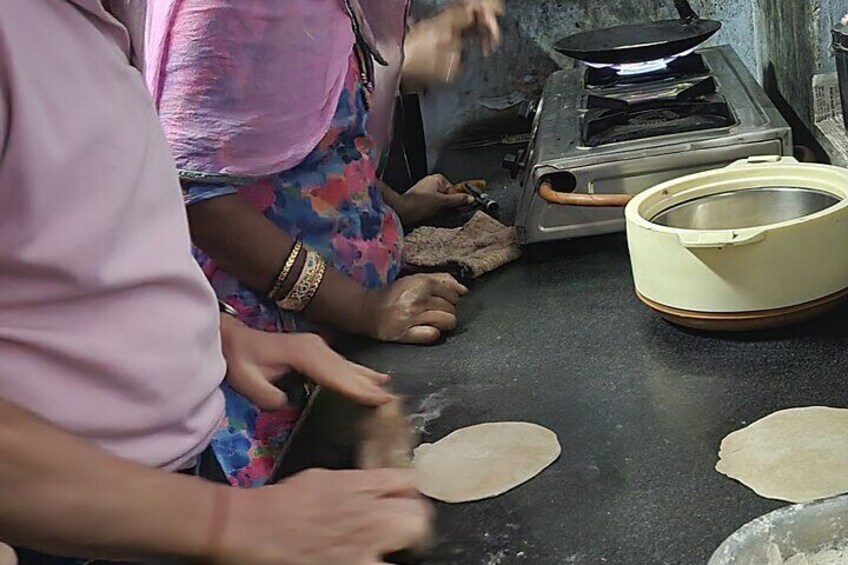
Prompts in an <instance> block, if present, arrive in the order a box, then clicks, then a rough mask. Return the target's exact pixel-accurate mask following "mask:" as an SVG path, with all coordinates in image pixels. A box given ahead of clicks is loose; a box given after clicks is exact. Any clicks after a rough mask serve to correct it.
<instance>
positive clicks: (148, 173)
mask: <svg viewBox="0 0 848 565" xmlns="http://www.w3.org/2000/svg"><path fill="white" fill-rule="evenodd" d="M132 55H133V42H132V41H131V37H130V35H129V33H128V31H127V28H126V27H125V26H124V25H122V23H121V22H120V21H119V20H118V19H117V18H116V17H115V13H112V12H110V11H109V10H108V9H107V8H106V7H105V6H104V3H103V2H101V0H26V1H25V2H18V1H5V0H4V1H0V516H2V519H0V540H3V541H4V542H6V543H9V544H11V545H13V546H15V547H17V548H19V549H22V548H27V549H22V551H21V552H20V555H21V556H22V559H21V561H22V562H23V563H31V562H38V563H68V562H73V561H66V560H65V561H63V560H60V559H58V558H47V557H44V556H43V555H41V556H39V557H36V556H35V555H34V554H33V553H32V551H33V550H35V551H40V552H46V553H50V554H53V555H68V556H73V557H92V556H93V557H98V558H115V559H143V558H151V557H156V558H159V557H161V558H169V559H178V560H202V561H210V562H223V563H240V564H246V565H251V564H264V563H268V564H272V563H274V564H276V563H292V562H294V563H314V564H334V563H338V564H349V563H372V562H374V563H376V562H378V561H379V560H380V559H381V557H382V556H383V555H384V554H387V553H391V552H394V551H397V550H400V549H403V548H405V547H408V546H411V545H415V544H417V543H418V542H419V541H420V540H421V539H422V538H423V537H425V536H426V534H427V530H428V525H429V520H430V509H429V507H428V505H426V504H425V503H424V502H423V501H422V500H421V499H420V498H419V495H418V494H417V493H416V491H415V489H414V488H413V486H412V485H411V483H410V481H409V479H408V477H407V476H406V475H405V474H403V473H401V472H398V471H391V470H382V471H371V472H361V471H351V472H327V471H310V472H307V473H304V474H301V475H298V476H295V477H293V478H292V479H290V480H288V481H286V482H284V483H282V484H280V485H276V486H268V487H265V488H262V489H255V490H253V491H248V490H240V489H234V488H231V487H228V486H223V485H219V484H215V483H213V482H210V481H204V480H202V479H200V478H197V477H194V476H189V475H190V474H192V473H194V472H195V469H196V468H197V466H198V462H199V461H201V460H208V458H207V457H206V453H207V452H208V445H209V442H210V438H211V437H212V435H213V434H214V432H215V430H216V429H217V428H218V427H219V426H220V425H221V422H222V419H223V415H224V412H223V398H222V395H221V392H220V390H219V386H220V385H221V383H222V382H223V381H224V380H226V382H227V383H228V385H229V386H230V387H232V388H233V389H235V390H237V391H239V392H240V393H241V394H243V395H245V396H246V397H247V398H250V399H251V400H252V401H254V402H256V403H257V404H260V405H263V406H276V407H284V406H285V403H286V398H285V396H284V395H283V393H282V392H281V391H279V390H278V389H277V388H276V387H275V386H274V384H273V383H274V382H275V380H276V379H277V378H278V377H279V376H280V375H281V374H283V373H285V372H287V371H288V370H290V369H293V370H296V371H298V372H300V373H302V374H305V375H307V376H309V377H310V378H311V379H313V380H314V381H315V382H317V383H319V384H322V385H324V386H326V387H329V388H335V389H337V390H339V391H340V392H342V393H344V394H346V395H348V396H350V397H352V398H354V399H356V400H358V401H361V402H363V403H366V404H371V405H379V404H382V403H385V402H388V401H390V400H391V395H390V394H389V393H387V392H386V391H385V390H383V389H382V387H381V385H383V384H385V382H386V380H387V377H386V376H384V375H380V374H378V373H375V372H373V371H370V370H368V369H366V368H364V367H359V366H357V365H354V364H352V363H349V362H348V361H346V360H344V359H342V358H341V357H339V356H338V355H336V354H335V353H333V352H332V351H331V350H330V349H329V348H327V346H326V345H325V344H324V343H323V342H322V341H321V340H320V339H319V338H316V337H314V336H310V335H308V334H304V335H300V336H296V335H281V334H270V333H264V332H259V331H256V330H252V329H248V328H247V327H246V326H244V325H242V324H241V323H240V322H238V321H237V320H236V319H235V318H231V317H229V315H228V314H226V313H225V314H219V312H218V308H217V307H216V299H215V296H214V294H213V292H212V290H211V289H210V288H209V286H208V284H207V283H206V281H205V280H204V277H203V274H202V272H201V271H200V269H199V268H198V266H197V264H196V263H195V262H194V261H193V259H192V257H191V252H190V243H189V236H188V226H187V223H186V218H185V211H184V208H183V206H182V201H181V196H180V188H179V184H178V181H177V175H176V171H175V167H174V162H173V159H172V157H171V155H170V152H169V149H168V144H167V142H166V140H165V138H164V135H163V133H162V131H161V128H160V126H159V124H158V120H157V116H156V113H155V110H154V107H153V105H152V103H151V101H150V99H149V96H148V93H147V91H146V89H145V85H144V82H143V79H142V77H141V74H140V73H139V71H138V70H137V69H136V68H134V67H133V66H132V65H131V63H130V59H131V57H132ZM169 471H175V472H169ZM283 515H285V519H281V518H282V517H283Z"/></svg>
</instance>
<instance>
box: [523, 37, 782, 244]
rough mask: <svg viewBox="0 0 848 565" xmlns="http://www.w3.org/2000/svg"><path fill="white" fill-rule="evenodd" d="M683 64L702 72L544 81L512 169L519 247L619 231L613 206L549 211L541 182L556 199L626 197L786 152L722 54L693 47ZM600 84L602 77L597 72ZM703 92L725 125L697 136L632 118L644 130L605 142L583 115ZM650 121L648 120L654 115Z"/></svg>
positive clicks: (579, 73) (771, 121) (747, 83)
mask: <svg viewBox="0 0 848 565" xmlns="http://www.w3.org/2000/svg"><path fill="white" fill-rule="evenodd" d="M698 56H699V57H698ZM690 57H695V58H696V59H697V60H698V61H701V62H700V63H699V64H700V65H701V66H702V67H703V69H702V70H703V72H698V71H697V69H696V72H695V73H694V74H695V75H696V76H689V77H685V78H681V77H680V76H675V75H674V73H668V74H663V73H662V72H660V73H659V74H658V75H656V74H655V75H652V76H653V77H654V78H651V77H649V76H648V75H645V78H641V79H639V80H635V81H633V83H632V84H631V83H630V81H629V80H626V77H624V78H625V80H623V81H619V83H617V84H616V81H618V79H613V81H612V82H613V84H611V85H607V86H604V85H600V86H591V85H590V84H589V83H590V82H594V81H595V80H594V79H593V78H591V77H593V76H594V77H595V78H597V75H598V70H597V69H591V68H588V69H587V68H585V67H582V68H576V69H571V70H565V71H559V72H557V73H554V74H553V75H552V76H551V77H550V79H549V80H548V83H547V85H546V87H545V90H544V93H543V96H542V99H541V101H540V104H539V107H538V109H537V111H536V116H535V122H534V126H533V133H532V141H531V142H530V145H529V147H528V149H527V151H526V154H525V155H523V156H519V157H518V158H517V159H512V161H511V164H512V165H513V172H514V173H515V174H520V175H521V178H522V179H523V181H522V182H523V192H522V195H521V200H520V202H519V205H518V215H517V217H516V227H517V229H518V234H519V240H520V241H521V243H523V244H529V243H535V242H541V241H549V240H555V239H568V238H577V237H586V236H591V235H598V234H604V233H612V232H617V231H623V230H624V226H625V223H624V212H623V209H622V208H620V207H619V208H598V207H583V206H571V205H561V204H551V203H549V202H548V201H546V200H544V199H543V198H542V197H540V195H539V187H540V185H541V183H542V181H543V180H546V181H550V182H551V184H552V185H553V186H554V188H555V189H556V190H557V191H558V192H563V193H568V192H574V193H578V194H579V193H586V194H596V195H605V194H629V195H635V194H638V193H639V192H642V191H643V190H646V189H648V188H650V187H652V186H655V185H657V184H658V183H660V182H664V181H666V180H670V179H672V178H677V177H680V176H683V175H687V174H690V173H696V172H700V171H704V170H708V169H714V168H718V167H722V166H725V165H727V164H729V163H732V162H733V161H736V160H739V159H744V158H746V157H749V156H752V155H791V154H792V134H791V131H790V129H789V126H788V125H787V123H786V121H785V120H784V119H783V117H782V116H781V115H780V113H779V112H778V110H777V108H775V107H774V105H773V104H772V103H771V101H770V100H769V98H768V97H767V96H766V94H765V92H764V91H763V89H762V88H761V87H760V86H759V85H758V84H757V82H756V81H755V80H754V78H753V76H751V74H750V72H749V71H748V70H747V68H745V66H744V64H743V63H742V61H741V60H740V59H739V57H738V56H737V55H736V53H735V52H734V51H733V49H732V48H731V47H728V46H722V47H713V48H707V49H702V50H699V51H697V52H695V54H694V55H692V56H690ZM704 63H705V64H706V65H705V66H704ZM604 72H606V71H604ZM593 73H594V75H593ZM601 76H602V77H603V76H606V78H609V76H608V75H603V73H601ZM590 79H591V80H590ZM705 81H706V82H705ZM600 82H601V83H603V82H604V81H603V80H602V81H600ZM620 82H623V83H625V84H623V85H622V84H620ZM704 85H706V88H712V89H713V91H714V92H713V93H712V94H708V95H707V96H708V99H709V100H711V101H719V102H726V104H724V105H723V108H724V111H725V113H726V115H725V119H726V120H727V123H724V124H723V125H718V126H715V125H714V124H713V125H710V124H708V125H706V126H704V125H703V124H702V125H701V126H697V127H701V128H702V129H698V130H697V131H679V132H677V133H668V131H667V130H665V131H664V130H662V126H661V127H660V130H656V131H658V133H651V132H654V131H655V130H652V129H651V128H652V127H654V122H653V121H652V119H650V118H645V117H642V118H639V119H641V120H643V122H644V123H643V122H639V121H638V120H636V123H635V126H634V125H633V124H632V123H631V124H630V125H628V126H625V127H624V129H622V128H620V127H619V131H620V133H621V134H622V135H619V136H618V138H620V139H616V136H615V135H613V136H612V139H606V140H605V139H603V135H602V136H601V138H598V137H597V136H595V135H594V133H593V131H592V130H593V127H592V124H591V122H592V120H590V119H589V116H593V115H597V112H598V110H591V109H590V107H591V106H593V105H594V106H595V107H597V106H598V104H599V103H598V100H599V99H601V101H600V106H601V107H605V106H607V107H608V106H610V105H611V106H612V107H613V108H615V107H616V105H617V104H620V103H621V102H620V100H625V101H630V102H635V103H643V102H645V101H646V100H651V99H653V98H663V97H668V99H669V100H672V99H675V98H677V97H679V96H680V93H681V92H683V91H686V90H687V89H689V90H691V89H692V87H693V86H694V87H695V88H696V89H700V90H703V88H704ZM696 94H697V93H696ZM709 97H712V98H709ZM610 98H612V99H614V100H613V102H612V103H609V102H607V101H605V100H608V99H610ZM615 99H617V100H619V102H616V101H615ZM624 105H625V106H626V104H624ZM661 113H662V110H660V114H661ZM650 115H651V116H654V115H656V111H652V112H651V113H650ZM676 123H680V122H679V121H678V122H676ZM684 127H685V126H684ZM628 128H629V129H628ZM594 129H596V130H597V129H598V128H594ZM601 129H603V128H601ZM640 136H641V138H638V139H631V138H632V137H640ZM509 164H510V162H509V161H507V165H509Z"/></svg>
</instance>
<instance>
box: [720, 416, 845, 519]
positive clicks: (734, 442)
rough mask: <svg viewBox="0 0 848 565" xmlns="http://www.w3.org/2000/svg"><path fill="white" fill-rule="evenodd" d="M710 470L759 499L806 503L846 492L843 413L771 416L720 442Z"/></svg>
mask: <svg viewBox="0 0 848 565" xmlns="http://www.w3.org/2000/svg"><path fill="white" fill-rule="evenodd" d="M716 470H717V471H718V472H719V473H722V474H724V475H726V476H728V477H730V478H731V479H735V480H737V481H739V482H740V483H742V484H743V485H745V486H747V487H749V488H750V489H752V490H753V491H754V492H756V493H757V494H759V495H760V496H763V497H765V498H772V499H775V500H785V501H788V502H809V501H811V500H817V499H821V498H829V497H831V496H836V495H839V494H844V493H846V492H848V410H845V409H841V408H826V407H822V406H813V407H807V408H792V409H789V410H782V411H780V412H775V413H774V414H771V415H769V416H766V417H765V418H763V419H761V420H758V421H756V422H754V423H753V424H751V425H750V426H748V427H746V428H743V429H741V430H738V431H735V432H733V433H732V434H730V435H728V436H727V437H725V438H724V440H722V442H721V449H720V451H719V461H718V464H717V465H716Z"/></svg>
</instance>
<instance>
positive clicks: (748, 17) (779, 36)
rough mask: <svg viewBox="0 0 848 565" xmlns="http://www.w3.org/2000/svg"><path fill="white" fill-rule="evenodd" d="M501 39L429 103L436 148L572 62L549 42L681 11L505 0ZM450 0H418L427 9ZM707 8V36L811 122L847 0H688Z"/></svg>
mask: <svg viewBox="0 0 848 565" xmlns="http://www.w3.org/2000/svg"><path fill="white" fill-rule="evenodd" d="M505 1H506V4H507V10H508V14H507V16H506V18H505V19H504V22H503V26H504V32H505V44H504V46H503V48H502V50H501V51H500V52H499V53H498V54H497V55H496V56H494V57H492V58H490V59H489V60H485V61H484V60H482V57H481V56H480V55H479V53H477V52H476V50H472V52H471V53H470V57H469V59H470V60H469V61H468V66H467V68H466V73H465V75H464V76H463V78H462V79H461V80H460V81H459V82H458V83H457V84H455V85H451V86H449V87H445V88H442V89H439V90H438V91H435V92H433V93H431V94H430V95H428V96H426V97H425V99H424V102H423V106H424V115H425V123H426V127H427V134H428V143H429V145H430V153H431V156H432V155H434V154H435V153H436V152H437V151H438V149H439V148H440V147H441V146H442V145H444V143H445V142H446V140H449V139H451V138H457V137H468V136H471V137H473V136H474V134H475V126H477V125H478V124H481V123H485V122H486V121H488V120H490V119H497V118H498V117H499V116H503V115H504V113H505V112H506V111H507V110H505V108H507V107H508V106H510V104H512V103H513V102H516V101H518V100H520V99H522V98H531V99H532V98H534V97H535V96H537V95H538V93H539V92H540V90H541V88H542V85H543V84H544V80H545V78H546V77H547V75H548V74H550V72H552V71H553V70H555V69H556V68H558V67H568V66H571V65H573V62H572V61H571V60H570V59H568V58H565V57H561V56H559V55H557V54H556V53H555V52H554V51H553V49H552V47H551V46H552V44H553V43H554V42H555V41H556V40H557V39H558V38H560V37H563V36H565V35H568V34H571V33H575V32H577V31H580V30H584V29H593V28H598V27H607V26H612V25H617V24H620V23H635V22H639V21H646V20H655V19H664V18H673V17H676V12H675V11H674V3H673V1H672V0H505ZM447 3H448V1H447V0H414V2H413V13H414V15H415V16H416V17H423V16H425V15H427V14H430V13H433V12H434V11H435V10H437V9H439V7H441V6H444V5H445V4H447ZM691 3H692V6H693V8H695V10H696V11H698V12H699V13H700V14H701V15H702V16H704V17H707V18H713V19H718V20H721V21H722V22H723V23H724V27H723V28H722V30H721V31H720V32H719V33H718V34H717V35H716V37H715V38H714V39H713V40H711V43H714V44H725V43H728V44H731V45H733V47H734V48H735V49H736V51H737V53H739V55H740V56H741V57H742V59H743V61H744V62H745V64H746V65H747V66H748V67H749V68H750V69H751V71H752V72H753V73H754V75H755V76H756V77H757V79H758V80H760V81H761V82H763V83H764V84H766V85H767V86H768V87H769V89H770V90H771V91H773V93H775V94H777V95H778V96H782V97H784V98H785V99H786V100H787V102H788V104H789V106H790V107H792V108H793V109H794V110H795V111H796V113H797V114H798V115H799V116H800V117H801V118H802V119H803V120H804V121H807V122H809V118H810V116H811V114H812V95H811V88H810V82H811V78H812V75H813V74H814V73H819V72H823V71H828V70H833V57H832V55H831V54H830V48H829V30H830V27H831V25H832V24H833V23H834V22H836V21H837V20H838V19H839V18H840V17H841V15H842V13H843V12H844V11H848V0H691Z"/></svg>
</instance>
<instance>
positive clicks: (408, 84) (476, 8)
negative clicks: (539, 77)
mask: <svg viewBox="0 0 848 565" xmlns="http://www.w3.org/2000/svg"><path fill="white" fill-rule="evenodd" d="M503 13H504V5H503V1H502V0H460V1H457V2H454V3H453V4H452V5H451V6H450V7H448V8H447V9H445V10H444V11H443V12H441V13H440V14H438V15H437V16H435V17H433V18H430V19H427V20H422V21H420V22H418V23H416V24H414V25H413V26H412V27H411V28H410V30H409V33H408V34H407V36H406V40H405V42H404V45H403V47H404V54H405V58H404V63H403V70H402V78H403V89H404V90H405V91H406V92H418V91H422V90H427V89H428V88H430V87H432V86H434V85H437V84H444V83H451V82H453V81H455V80H456V78H457V77H458V76H459V73H460V70H461V63H462V47H463V42H462V40H463V36H464V35H465V34H467V33H472V34H474V35H476V36H477V37H478V38H479V40H480V46H481V48H482V50H483V54H484V55H486V56H488V55H490V54H491V53H493V52H494V51H495V50H496V49H497V48H498V47H499V46H500V44H501V42H502V40H503V36H502V34H501V28H500V24H499V23H498V17H500V16H501V15H503Z"/></svg>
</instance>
